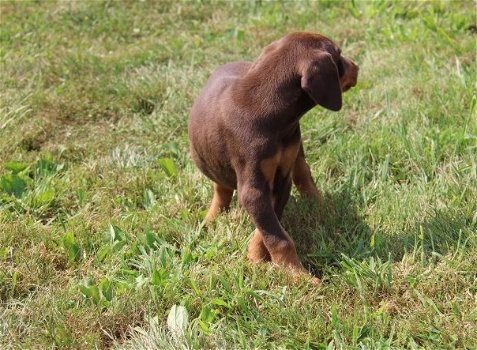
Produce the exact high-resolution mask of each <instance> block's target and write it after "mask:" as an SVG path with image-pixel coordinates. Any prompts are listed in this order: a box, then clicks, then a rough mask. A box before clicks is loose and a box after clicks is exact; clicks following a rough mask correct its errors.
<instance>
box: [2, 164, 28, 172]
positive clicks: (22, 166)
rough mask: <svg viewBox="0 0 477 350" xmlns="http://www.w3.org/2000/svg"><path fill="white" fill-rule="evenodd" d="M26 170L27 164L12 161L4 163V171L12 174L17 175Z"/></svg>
mask: <svg viewBox="0 0 477 350" xmlns="http://www.w3.org/2000/svg"><path fill="white" fill-rule="evenodd" d="M26 168H28V164H25V163H22V162H16V161H12V162H6V163H5V169H8V170H11V171H12V172H13V173H14V174H18V173H19V172H21V171H23V170H25V169H26Z"/></svg>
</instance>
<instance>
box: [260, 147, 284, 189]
mask: <svg viewBox="0 0 477 350" xmlns="http://www.w3.org/2000/svg"><path fill="white" fill-rule="evenodd" d="M281 153H282V152H281V151H280V150H279V151H278V152H277V153H275V154H274V155H273V156H271V157H268V158H266V159H264V160H262V161H261V162H260V170H261V171H262V174H263V176H264V177H265V180H266V181H267V183H268V187H269V188H270V190H273V180H274V179H275V174H276V172H277V167H278V165H279V163H280V158H281Z"/></svg>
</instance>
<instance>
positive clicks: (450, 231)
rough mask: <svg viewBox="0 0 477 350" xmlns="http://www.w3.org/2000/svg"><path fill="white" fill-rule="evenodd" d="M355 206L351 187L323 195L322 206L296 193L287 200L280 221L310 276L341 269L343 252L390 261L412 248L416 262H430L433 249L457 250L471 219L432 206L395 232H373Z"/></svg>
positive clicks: (357, 202) (356, 200) (440, 251)
mask: <svg viewBox="0 0 477 350" xmlns="http://www.w3.org/2000/svg"><path fill="white" fill-rule="evenodd" d="M360 205H362V204H360V199H359V194H358V193H356V192H355V191H353V190H350V189H342V190H341V191H339V192H334V193H325V194H324V202H323V204H322V205H321V206H319V205H317V204H316V203H312V202H310V201H308V200H306V199H303V198H302V197H300V196H299V195H294V196H292V197H291V198H290V200H289V202H288V204H287V207H286V210H285V214H284V217H283V220H282V223H283V226H284V227H285V229H286V230H287V231H288V232H289V233H290V235H291V236H292V237H293V239H294V241H295V243H296V246H297V251H298V254H299V256H300V258H301V260H302V262H303V264H304V266H305V267H306V268H308V269H309V270H310V271H311V273H312V274H314V275H316V276H319V277H321V274H322V273H323V270H325V269H327V268H330V267H340V266H341V262H342V261H343V258H344V256H346V257H348V258H352V259H356V260H363V259H366V258H368V257H370V256H375V257H379V258H380V259H381V260H382V261H387V260H390V261H392V262H395V261H400V260H401V259H402V257H403V255H404V254H405V253H406V252H407V253H412V252H413V251H414V252H415V251H416V249H418V250H419V255H420V258H422V257H423V256H424V257H425V261H423V262H421V263H430V262H431V260H432V256H435V255H436V254H435V253H437V254H438V255H444V254H446V253H447V252H448V251H449V250H451V249H457V247H458V246H459V244H461V242H462V241H463V240H464V239H465V237H462V235H463V232H464V233H465V232H466V229H468V228H469V220H472V218H464V217H462V216H458V215H455V214H454V213H453V212H452V211H450V210H447V211H446V210H436V211H434V212H433V213H432V214H431V215H428V216H427V218H425V219H423V220H420V221H419V220H417V221H416V222H415V223H414V224H413V225H411V226H410V227H408V228H407V229H403V230H402V231H401V232H400V233H399V234H398V235H389V234H386V233H385V232H373V230H372V229H371V228H370V227H369V225H368V224H367V223H366V221H365V219H364V217H363V215H361V214H360V213H359V208H360ZM373 233H374V234H373ZM422 235H424V236H427V237H428V239H426V238H425V237H424V238H421V236H422ZM431 235H432V237H431ZM429 237H430V238H429ZM419 240H421V241H419ZM459 248H460V247H459ZM426 257H427V258H426Z"/></svg>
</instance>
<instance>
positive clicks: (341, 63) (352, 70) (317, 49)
mask: <svg viewBox="0 0 477 350" xmlns="http://www.w3.org/2000/svg"><path fill="white" fill-rule="evenodd" d="M282 40H283V42H282V45H284V46H288V45H289V48H290V49H291V50H294V51H295V52H296V54H295V55H296V61H297V62H296V63H297V68H298V69H297V71H298V74H299V76H300V77H301V87H302V89H303V90H304V91H306V93H307V94H308V95H309V96H310V98H311V99H312V100H313V101H314V102H315V103H316V104H319V105H320V106H323V107H325V108H327V109H330V110H332V111H339V110H340V109H341V106H342V97H341V94H342V93H343V92H345V91H347V90H349V89H350V88H351V87H353V86H355V85H356V82H357V79H358V70H359V68H358V66H357V65H356V64H355V63H354V62H353V61H351V60H350V59H348V58H345V57H343V56H341V49H340V48H339V47H338V45H336V44H335V43H334V42H333V41H331V40H330V39H328V38H326V37H325V36H322V35H320V34H314V33H292V34H289V35H287V36H286V37H284V38H283V39H282Z"/></svg>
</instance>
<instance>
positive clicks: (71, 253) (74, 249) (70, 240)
mask: <svg viewBox="0 0 477 350" xmlns="http://www.w3.org/2000/svg"><path fill="white" fill-rule="evenodd" d="M61 243H62V244H63V248H64V249H65V251H66V254H67V255H68V261H70V262H75V261H78V260H79V259H80V258H81V247H80V246H79V244H78V243H77V242H76V239H75V237H74V235H73V233H71V232H68V233H66V234H64V235H63V237H62V239H61Z"/></svg>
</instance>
